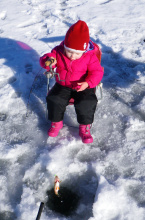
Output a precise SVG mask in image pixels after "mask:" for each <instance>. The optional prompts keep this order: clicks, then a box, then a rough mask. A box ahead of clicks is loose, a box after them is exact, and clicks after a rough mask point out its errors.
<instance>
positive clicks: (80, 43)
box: [64, 20, 90, 53]
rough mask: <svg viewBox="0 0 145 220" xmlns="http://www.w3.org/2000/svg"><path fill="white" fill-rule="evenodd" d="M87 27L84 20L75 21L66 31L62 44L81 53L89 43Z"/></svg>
mask: <svg viewBox="0 0 145 220" xmlns="http://www.w3.org/2000/svg"><path fill="white" fill-rule="evenodd" d="M89 39H90V37H89V28H88V26H87V24H86V23H85V22H84V21H81V20H79V21H77V22H76V23H75V24H73V25H72V26H71V27H70V28H69V29H68V31H67V33H66V36H65V40H64V46H65V48H66V49H70V50H72V51H74V52H78V53H79V52H80V53H83V52H84V51H85V50H86V49H87V47H88V43H89Z"/></svg>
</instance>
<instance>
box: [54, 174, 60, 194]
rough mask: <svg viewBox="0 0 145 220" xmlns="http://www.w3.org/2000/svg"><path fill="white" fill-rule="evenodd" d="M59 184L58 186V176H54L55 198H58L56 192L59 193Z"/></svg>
mask: <svg viewBox="0 0 145 220" xmlns="http://www.w3.org/2000/svg"><path fill="white" fill-rule="evenodd" d="M59 184H60V179H59V178H58V176H55V178H54V193H55V195H57V196H58V191H59Z"/></svg>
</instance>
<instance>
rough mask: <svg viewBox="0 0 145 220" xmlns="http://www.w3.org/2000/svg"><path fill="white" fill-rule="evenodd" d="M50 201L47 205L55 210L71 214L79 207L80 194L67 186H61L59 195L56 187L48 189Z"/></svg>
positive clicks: (63, 213) (66, 214)
mask: <svg viewBox="0 0 145 220" xmlns="http://www.w3.org/2000/svg"><path fill="white" fill-rule="evenodd" d="M47 196H48V201H47V203H46V206H47V207H48V208H49V209H50V210H52V211H55V212H58V213H60V214H62V215H65V216H69V215H71V214H72V213H73V212H74V211H75V210H76V208H77V206H78V202H79V196H78V195H77V194H76V193H74V192H72V191H71V190H70V189H68V188H66V187H61V188H60V190H59V196H56V195H55V193H54V189H51V190H49V191H47Z"/></svg>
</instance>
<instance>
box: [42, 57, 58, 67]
mask: <svg viewBox="0 0 145 220" xmlns="http://www.w3.org/2000/svg"><path fill="white" fill-rule="evenodd" d="M56 63H57V61H56V59H55V58H54V57H49V59H48V60H47V61H46V62H45V66H50V65H51V64H52V66H54V65H55V64H56Z"/></svg>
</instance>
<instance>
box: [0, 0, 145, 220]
mask: <svg viewBox="0 0 145 220" xmlns="http://www.w3.org/2000/svg"><path fill="white" fill-rule="evenodd" d="M144 9H145V1H144V0H138V1H132V0H114V1H113V0H81V1H77V0H53V1H46V0H1V1H0V106H1V107H0V220H26V219H31V220H32V219H36V215H37V212H38V209H39V205H40V202H41V201H44V202H45V201H46V199H48V198H47V197H46V191H47V190H50V189H51V188H52V187H53V180H54V176H55V175H56V174H57V175H58V176H59V178H60V179H61V181H62V183H61V184H62V185H63V186H65V187H67V188H68V189H70V190H72V191H73V192H75V193H76V194H77V195H78V196H79V197H80V198H81V199H80V200H79V204H78V206H77V208H76V210H75V211H74V213H73V215H70V216H63V215H61V214H59V213H57V212H55V211H51V210H44V211H43V213H42V216H41V220H47V219H51V220H58V219H59V220H66V219H68V220H136V219H138V220H144V219H145V172H144V170H145V22H144V21H145V13H144ZM78 19H81V20H85V21H86V22H87V24H88V26H89V28H90V36H91V39H92V40H94V41H95V42H96V43H98V45H99V46H100V47H101V49H102V66H103V67H104V70H105V73H104V78H103V80H102V82H103V100H102V101H101V102H100V104H99V105H98V108H97V110H96V114H95V120H94V123H93V127H92V135H93V137H94V143H92V144H88V145H85V144H83V143H82V142H81V140H80V138H79V136H78V124H77V121H76V115H75V112H74V108H73V106H69V107H68V108H67V111H66V114H65V118H64V123H65V126H64V128H63V129H62V130H61V131H60V135H59V136H58V137H56V138H48V136H47V129H48V127H49V125H50V123H48V122H47V120H46V118H45V109H46V103H45V96H46V78H45V77H44V76H43V74H42V73H43V70H42V69H41V68H40V66H39V57H40V56H41V55H43V54H44V53H46V52H49V51H50V50H51V49H52V48H53V47H54V46H56V45H58V44H59V43H60V42H61V41H62V40H63V39H64V36H65V33H66V31H67V29H68V28H69V27H70V25H72V24H73V23H75V22H76V21H77V20H78ZM37 74H39V75H40V76H39V77H38V78H37V80H35V81H34V79H35V77H36V75H37ZM33 82H34V83H33ZM53 83H54V81H52V83H51V85H52V84H53ZM32 84H33V86H32ZM31 88H33V92H32V93H31V96H30V99H29V94H30V89H31ZM28 99H29V104H28ZM27 107H28V108H27ZM26 113H28V117H26Z"/></svg>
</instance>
